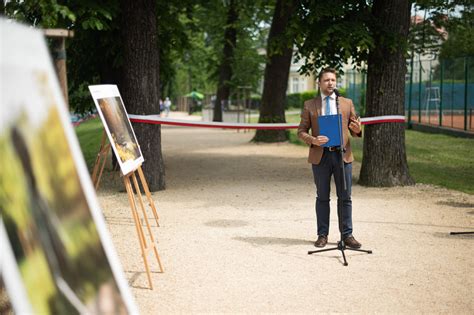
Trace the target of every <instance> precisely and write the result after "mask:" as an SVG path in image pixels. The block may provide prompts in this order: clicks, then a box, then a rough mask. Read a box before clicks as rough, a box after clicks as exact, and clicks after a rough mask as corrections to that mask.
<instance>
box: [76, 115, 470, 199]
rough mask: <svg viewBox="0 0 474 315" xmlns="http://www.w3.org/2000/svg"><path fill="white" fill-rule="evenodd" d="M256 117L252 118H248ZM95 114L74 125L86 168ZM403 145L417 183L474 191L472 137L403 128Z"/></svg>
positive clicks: (292, 119) (96, 127)
mask: <svg viewBox="0 0 474 315" xmlns="http://www.w3.org/2000/svg"><path fill="white" fill-rule="evenodd" d="M299 119H300V118H299V114H291V115H287V117H286V120H287V122H288V123H297V122H299ZM253 120H255V122H256V121H257V119H256V118H255V119H254V118H252V122H254V121H253ZM102 130H103V127H102V123H101V121H100V119H99V118H94V119H91V120H89V121H87V122H85V123H82V124H81V125H79V126H78V127H77V128H76V133H77V135H78V138H79V142H80V145H81V149H82V152H83V154H84V158H85V160H86V163H87V166H88V167H89V169H91V168H92V167H93V164H94V162H95V158H96V156H97V153H98V151H99V146H100V139H101V137H102ZM290 142H292V143H294V144H298V145H304V146H306V144H304V143H302V142H301V141H300V140H299V139H298V137H297V136H296V130H294V129H293V130H291V131H290ZM351 143H352V147H353V151H354V156H355V158H356V160H358V161H362V146H363V139H357V138H353V139H351ZM406 149H407V157H408V167H409V170H410V174H411V175H412V176H413V178H414V179H415V181H416V182H417V183H424V184H433V185H438V186H442V187H446V188H449V189H454V190H459V191H463V192H466V193H469V194H474V163H473V158H472V156H474V140H472V139H465V138H456V137H452V136H446V135H440V134H429V133H423V132H418V131H412V130H407V131H406Z"/></svg>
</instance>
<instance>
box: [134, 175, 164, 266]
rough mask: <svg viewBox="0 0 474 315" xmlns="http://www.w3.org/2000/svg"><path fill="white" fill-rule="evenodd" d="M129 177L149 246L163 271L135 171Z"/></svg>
mask: <svg viewBox="0 0 474 315" xmlns="http://www.w3.org/2000/svg"><path fill="white" fill-rule="evenodd" d="M131 177H132V179H133V185H134V186H135V191H136V192H137V196H138V201H139V202H140V207H141V208H142V214H143V217H144V219H145V223H146V227H147V230H148V234H149V235H150V240H151V246H152V247H153V251H154V252H155V256H156V260H157V261H158V264H159V265H160V271H161V272H163V266H162V265H161V260H160V256H159V255H158V250H157V249H156V243H155V238H154V237H153V232H152V230H151V226H150V222H149V221H148V216H147V214H146V210H145V205H144V204H143V199H142V194H141V191H140V186H139V185H138V181H137V177H136V176H135V173H132V175H131Z"/></svg>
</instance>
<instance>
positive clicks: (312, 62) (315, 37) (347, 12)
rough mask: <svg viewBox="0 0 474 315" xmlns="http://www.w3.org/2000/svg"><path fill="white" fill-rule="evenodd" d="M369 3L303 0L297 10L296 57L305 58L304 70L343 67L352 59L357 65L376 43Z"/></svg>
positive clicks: (355, 0) (306, 71)
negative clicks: (370, 30)
mask: <svg viewBox="0 0 474 315" xmlns="http://www.w3.org/2000/svg"><path fill="white" fill-rule="evenodd" d="M370 9H371V7H370V5H369V2H366V1H357V0H350V1H349V0H335V1H330V2H327V1H311V0H302V1H301V6H300V7H299V12H298V16H299V19H298V23H299V25H298V28H299V29H300V33H299V34H298V36H297V38H296V46H297V48H298V55H297V59H300V58H304V57H305V58H306V63H305V65H304V66H303V67H302V68H301V72H303V73H311V72H316V71H317V70H318V69H321V68H322V67H325V66H331V67H334V68H336V69H339V70H340V69H341V68H342V67H343V65H344V64H345V63H346V62H347V61H348V60H349V59H350V58H351V60H352V62H353V63H354V64H355V66H356V67H357V68H361V67H362V65H363V62H365V61H367V58H368V54H369V50H370V49H371V48H372V47H373V46H374V40H373V37H372V34H371V33H370V32H369V31H368V28H369V27H370V26H372V24H373V23H374V21H373V19H372V16H371V11H370Z"/></svg>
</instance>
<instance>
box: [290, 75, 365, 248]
mask: <svg viewBox="0 0 474 315" xmlns="http://www.w3.org/2000/svg"><path fill="white" fill-rule="evenodd" d="M336 79H337V73H336V70H334V69H332V68H325V69H323V70H322V71H321V72H320V74H319V75H318V85H319V91H320V95H318V96H316V97H315V98H313V99H310V100H308V101H306V102H305V103H304V109H303V111H302V113H301V122H300V125H299V127H298V137H299V138H300V139H302V140H303V141H304V142H305V143H306V144H308V145H309V146H310V149H309V158H308V162H309V163H311V164H312V168H313V176H314V183H315V185H316V192H317V197H316V218H317V227H318V239H317V240H316V242H315V243H314V245H315V246H316V247H324V246H326V244H327V240H328V234H329V213H330V208H329V200H330V189H331V177H332V176H334V181H335V184H336V193H337V207H338V214H339V213H340V215H339V231H340V232H341V235H342V240H343V241H344V243H345V245H346V246H348V247H350V248H360V247H361V244H360V243H359V242H358V241H357V240H356V239H355V238H354V236H352V200H351V186H352V161H353V160H354V156H353V155H352V150H351V144H350V141H349V133H350V134H351V135H352V136H353V137H361V136H362V129H361V124H360V120H359V119H358V118H357V116H356V113H355V109H354V104H353V103H352V101H351V100H350V99H348V98H345V97H342V96H340V97H337V102H336V93H334V90H335V89H336ZM337 104H338V105H337ZM338 107H339V108H338ZM337 113H340V114H342V135H343V141H342V143H343V145H342V147H340V146H337V147H328V146H325V144H326V143H327V142H328V141H329V138H328V137H327V136H326V135H323V134H321V133H320V132H319V124H318V117H319V116H324V115H336V114H337ZM310 130H311V132H310ZM341 150H343V156H344V158H343V160H344V172H343V170H342V167H341ZM343 176H344V177H345V181H346V189H344V185H343Z"/></svg>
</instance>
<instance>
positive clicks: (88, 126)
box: [75, 117, 108, 169]
mask: <svg viewBox="0 0 474 315" xmlns="http://www.w3.org/2000/svg"><path fill="white" fill-rule="evenodd" d="M75 130H76V135H77V137H78V139H79V144H80V145H81V151H82V154H84V159H85V160H86V164H87V167H88V168H89V169H92V167H93V166H94V163H95V159H96V157H97V153H99V149H100V140H101V139H102V131H103V130H104V127H103V126H102V121H101V120H100V118H99V117H96V118H92V119H89V120H88V121H86V122H83V123H82V124H80V125H79V126H77V127H76V128H75ZM107 141H108V140H107Z"/></svg>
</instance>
